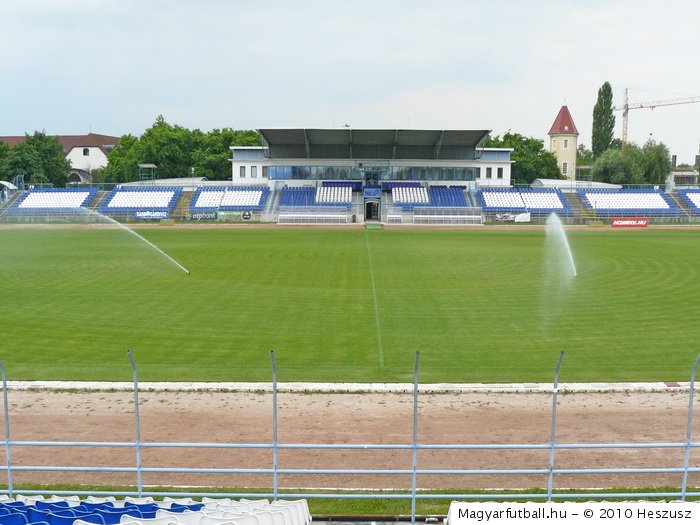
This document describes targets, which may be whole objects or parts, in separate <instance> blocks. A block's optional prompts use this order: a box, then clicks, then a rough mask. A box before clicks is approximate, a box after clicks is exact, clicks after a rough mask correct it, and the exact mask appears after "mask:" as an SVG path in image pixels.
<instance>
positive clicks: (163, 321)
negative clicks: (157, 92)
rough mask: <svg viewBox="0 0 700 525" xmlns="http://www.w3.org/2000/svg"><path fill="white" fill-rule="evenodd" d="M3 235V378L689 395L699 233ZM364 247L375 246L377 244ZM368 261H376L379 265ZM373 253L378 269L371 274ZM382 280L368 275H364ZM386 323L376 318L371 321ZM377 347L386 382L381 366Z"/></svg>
mask: <svg viewBox="0 0 700 525" xmlns="http://www.w3.org/2000/svg"><path fill="white" fill-rule="evenodd" d="M140 233H141V234H142V235H143V236H144V237H146V238H148V239H149V240H150V241H151V242H153V243H155V244H156V245H157V246H158V247H160V248H161V249H163V250H164V251H165V252H166V253H168V254H169V255H170V256H172V257H174V258H175V259H176V260H178V261H179V262H181V263H182V264H183V265H184V266H186V267H187V268H188V269H189V270H190V271H191V272H192V274H191V275H189V276H188V275H186V274H184V273H183V272H182V271H180V270H179V269H177V268H176V267H175V266H174V265H172V264H170V263H168V262H167V260H165V259H164V258H163V257H162V256H160V255H159V254H158V253H157V252H156V251H155V250H153V249H152V248H149V247H148V246H146V245H145V243H143V242H140V241H138V239H136V238H135V237H134V236H132V235H129V234H128V232H123V231H117V230H85V231H0V286H1V288H0V290H1V297H0V299H1V303H0V304H1V305H2V312H3V320H4V324H3V328H2V332H1V334H2V335H1V339H0V359H2V360H3V362H4V363H5V364H6V366H7V369H8V373H9V375H10V378H11V379H84V380H123V381H128V380H129V379H130V369H129V366H128V360H127V358H126V355H125V350H126V348H132V350H133V351H134V355H135V357H136V361H137V364H138V365H139V371H140V377H141V379H142V380H144V381H156V380H184V381H191V380H199V381H236V380H246V381H247V380H251V381H267V380H269V379H270V363H269V350H270V349H271V348H274V349H275V350H276V355H277V361H278V368H279V375H280V380H283V381H291V380H306V381H410V380H411V377H412V365H413V359H414V356H415V350H416V349H420V350H421V354H422V356H421V380H422V381H425V382H434V381H447V382H450V381H451V382H524V381H550V380H551V374H552V370H553V367H554V363H555V361H556V357H557V355H558V353H559V351H560V350H565V351H566V357H565V361H564V365H563V367H562V372H561V380H562V381H603V380H609V381H625V380H630V381H632V380H634V381H651V380H654V381H679V380H687V378H688V373H689V368H690V366H691V365H692V362H693V360H694V358H695V355H696V353H697V351H698V350H697V341H698V339H699V336H700V328H698V324H697V323H696V322H695V318H696V316H697V309H698V297H699V294H698V292H699V288H700V283H699V282H698V272H697V261H698V255H700V243H698V240H699V237H698V235H700V232H694V231H652V230H649V231H639V232H635V231H609V230H606V231H595V230H586V231H574V232H570V233H569V242H570V244H571V248H572V251H573V253H574V258H575V261H576V265H577V269H578V273H579V275H578V277H576V278H575V279H574V280H572V281H569V282H561V280H560V279H557V278H556V276H554V277H555V278H553V276H552V275H548V273H547V268H549V267H550V266H551V265H547V264H546V263H547V260H548V257H551V254H548V253H547V248H546V243H545V237H544V235H545V234H544V232H541V231H519V230H509V231H497V230H489V229H478V230H476V229H475V230H398V229H397V230H393V229H388V230H381V231H373V232H371V233H369V234H368V233H367V232H365V231H364V230H335V229H334V230H321V229H318V230H314V229H308V230H306V229H299V230H296V229H292V230H285V229H280V230H275V229H254V228H251V229H231V230H175V229H166V228H164V229H162V230H161V229H157V230H147V231H146V230H144V231H142V232H140ZM370 237H371V238H370ZM368 250H371V253H370V251H368ZM370 255H371V258H370ZM370 264H371V268H370ZM379 306H381V308H379ZM378 348H381V351H382V355H383V359H384V363H383V364H384V366H381V362H380V360H379V359H378V355H377V354H378Z"/></svg>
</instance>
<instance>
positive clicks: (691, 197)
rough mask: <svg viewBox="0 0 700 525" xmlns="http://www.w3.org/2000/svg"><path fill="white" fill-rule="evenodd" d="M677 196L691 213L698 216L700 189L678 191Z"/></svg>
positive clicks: (699, 212)
mask: <svg viewBox="0 0 700 525" xmlns="http://www.w3.org/2000/svg"><path fill="white" fill-rule="evenodd" d="M678 195H679V196H680V197H681V198H682V199H683V202H685V204H686V206H688V208H690V209H691V210H692V211H693V213H697V214H700V189H696V190H680V191H679V192H678Z"/></svg>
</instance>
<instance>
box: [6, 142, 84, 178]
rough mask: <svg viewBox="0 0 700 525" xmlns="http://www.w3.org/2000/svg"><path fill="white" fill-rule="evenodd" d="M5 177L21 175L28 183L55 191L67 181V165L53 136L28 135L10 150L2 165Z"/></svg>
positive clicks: (68, 165) (68, 169)
mask: <svg viewBox="0 0 700 525" xmlns="http://www.w3.org/2000/svg"><path fill="white" fill-rule="evenodd" d="M4 164H5V170H6V172H7V177H8V178H10V179H11V178H13V177H15V176H17V175H24V181H25V182H26V183H29V184H44V183H51V184H53V185H54V186H55V187H57V188H61V187H64V186H65V185H66V183H67V182H68V173H69V172H70V164H69V162H68V161H67V160H66V154H65V153H64V152H63V147H62V146H61V143H60V142H59V141H58V139H57V138H56V137H49V136H47V135H46V133H44V132H38V131H37V132H35V133H34V135H28V136H27V138H26V139H25V140H24V142H20V143H19V144H17V145H15V146H14V147H12V148H10V150H9V153H8V154H7V159H6V160H5V162H4Z"/></svg>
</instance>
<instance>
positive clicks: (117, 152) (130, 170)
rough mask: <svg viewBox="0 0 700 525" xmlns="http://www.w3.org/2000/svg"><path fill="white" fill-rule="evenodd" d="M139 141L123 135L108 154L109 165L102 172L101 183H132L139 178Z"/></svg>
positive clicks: (131, 136)
mask: <svg viewBox="0 0 700 525" xmlns="http://www.w3.org/2000/svg"><path fill="white" fill-rule="evenodd" d="M140 162H141V161H140V160H139V139H137V138H136V137H134V136H133V135H123V136H122V137H121V138H120V139H119V143H118V144H117V145H116V147H115V148H114V149H113V150H112V151H111V152H110V154H109V164H107V166H106V167H105V168H104V170H102V172H101V178H102V182H113V183H120V182H132V181H135V180H138V178H139V167H138V165H139V163H140Z"/></svg>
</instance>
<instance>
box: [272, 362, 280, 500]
mask: <svg viewBox="0 0 700 525" xmlns="http://www.w3.org/2000/svg"><path fill="white" fill-rule="evenodd" d="M270 359H271V360H272V493H273V495H274V500H275V501H277V490H278V473H277V469H278V467H279V462H278V460H279V449H278V448H277V445H278V442H277V362H276V361H275V351H274V350H270Z"/></svg>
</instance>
